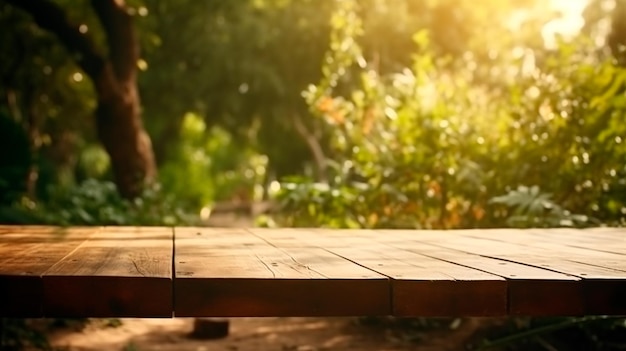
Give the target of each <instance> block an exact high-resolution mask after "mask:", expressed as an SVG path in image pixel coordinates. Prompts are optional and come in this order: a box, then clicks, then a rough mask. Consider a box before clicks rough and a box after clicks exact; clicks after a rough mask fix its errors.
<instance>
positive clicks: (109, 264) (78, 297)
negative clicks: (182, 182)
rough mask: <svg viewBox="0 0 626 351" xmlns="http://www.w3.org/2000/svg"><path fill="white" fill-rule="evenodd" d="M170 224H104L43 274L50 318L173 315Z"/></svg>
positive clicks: (45, 309) (46, 312) (45, 312)
mask: <svg viewBox="0 0 626 351" xmlns="http://www.w3.org/2000/svg"><path fill="white" fill-rule="evenodd" d="M172 239H173V238H172V229H171V228H160V227H133V228H131V227H126V228H124V227H119V228H116V227H104V228H102V229H101V230H100V231H99V232H98V233H96V234H95V235H93V236H91V237H90V238H89V239H88V240H87V241H85V243H83V244H82V245H81V246H80V247H78V248H77V249H76V250H74V251H73V252H72V253H70V254H69V255H67V256H66V257H65V258H63V259H62V260H61V261H59V262H58V263H56V264H55V265H54V266H52V267H51V268H50V269H48V270H47V271H46V272H45V273H44V275H43V289H44V306H43V310H44V315H45V316H46V317H171V316H172V269H171V268H172V263H171V262H172V251H173V240H172Z"/></svg>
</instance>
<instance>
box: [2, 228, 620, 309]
mask: <svg viewBox="0 0 626 351" xmlns="http://www.w3.org/2000/svg"><path fill="white" fill-rule="evenodd" d="M585 314H587V315H596V314H606V315H626V230H625V229H616V228H612V229H611V228H596V229H588V230H571V229H550V230H545V229H535V230H512V229H497V230H455V231H416V230H402V231H401V230H377V231H369V230H323V229H216V228H186V227H185V228H182V227H176V228H165V227H72V228H52V227H42V226H23V227H18V226H0V316H2V317H41V316H45V317H172V316H176V317H199V316H204V317H236V316H248V317H257V316H373V315H395V316H503V315H532V316H550V315H585Z"/></svg>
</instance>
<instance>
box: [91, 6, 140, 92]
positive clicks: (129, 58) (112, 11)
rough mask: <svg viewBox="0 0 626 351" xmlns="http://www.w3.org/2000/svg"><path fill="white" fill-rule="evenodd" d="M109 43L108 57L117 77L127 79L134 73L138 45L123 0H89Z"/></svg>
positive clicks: (130, 18)
mask: <svg viewBox="0 0 626 351" xmlns="http://www.w3.org/2000/svg"><path fill="white" fill-rule="evenodd" d="M91 7H93V9H94V11H95V12H96V15H97V16H98V19H99V20H100V23H102V27H103V28H104V31H105V33H106V37H107V43H108V45H109V57H110V60H111V63H112V64H113V70H114V71H115V75H116V76H117V78H119V79H121V80H124V81H127V80H130V79H132V78H133V77H134V75H135V73H136V70H137V68H136V65H137V60H138V59H139V45H138V43H137V35H136V33H135V29H134V27H133V22H132V17H131V15H130V14H128V11H127V9H126V7H125V5H124V1H123V0H91Z"/></svg>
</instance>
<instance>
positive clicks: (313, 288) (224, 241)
mask: <svg viewBox="0 0 626 351" xmlns="http://www.w3.org/2000/svg"><path fill="white" fill-rule="evenodd" d="M175 235H176V261H175V272H176V279H175V286H174V289H175V302H174V303H175V305H174V306H175V311H176V312H175V314H176V316H179V317H190V316H219V317H238V316H248V317H250V316H252V317H263V316H346V315H355V316H356V315H387V314H390V312H391V304H390V295H389V283H388V279H387V278H386V277H384V276H382V275H380V274H378V273H376V272H373V271H371V270H368V269H366V268H363V267H361V266H358V265H355V264H354V263H352V262H350V261H348V260H346V259H343V258H341V257H339V256H337V255H334V254H332V253H329V252H327V251H325V250H323V249H319V248H312V247H308V248H302V247H297V246H298V245H295V246H285V247H278V246H275V245H272V244H271V243H268V242H267V241H265V240H263V239H262V238H260V237H258V236H256V235H253V234H251V233H250V232H249V231H247V230H243V229H240V230H237V229H200V228H186V229H181V228H178V229H177V230H176V234H175Z"/></svg>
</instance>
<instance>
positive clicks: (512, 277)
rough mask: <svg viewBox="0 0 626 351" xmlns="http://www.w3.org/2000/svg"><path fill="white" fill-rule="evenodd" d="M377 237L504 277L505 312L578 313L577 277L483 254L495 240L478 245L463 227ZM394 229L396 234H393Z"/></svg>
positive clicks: (580, 304) (580, 303)
mask: <svg viewBox="0 0 626 351" xmlns="http://www.w3.org/2000/svg"><path fill="white" fill-rule="evenodd" d="M377 232H381V233H380V234H386V235H387V237H385V236H384V235H379V236H377V237H378V238H380V239H378V240H380V241H381V242H382V243H385V244H387V245H391V246H394V247H397V248H400V249H405V250H407V251H411V252H416V253H420V254H423V255H427V256H430V257H433V258H437V259H441V260H445V261H448V262H453V263H456V264H460V265H464V266H467V267H471V268H475V269H479V270H482V271H484V272H488V273H491V274H495V275H499V276H501V277H504V278H506V279H507V285H508V312H509V314H511V315H534V316H542V315H581V314H584V311H585V298H584V290H583V286H582V284H581V283H580V280H581V279H580V278H578V277H575V276H572V275H568V274H563V273H559V272H554V271H551V270H547V269H544V268H540V267H533V266H529V265H526V264H523V263H516V262H510V261H506V260H501V259H498V258H496V257H489V256H487V255H486V254H487V253H489V252H491V251H492V250H495V251H498V247H497V245H496V244H494V245H486V246H485V245H480V244H476V242H474V241H472V240H471V239H470V240H467V238H464V236H463V235H465V234H466V233H464V232H463V231H454V233H453V232H431V231H429V232H420V233H416V232H415V231H393V233H392V232H391V231H377ZM394 233H395V234H394Z"/></svg>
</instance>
